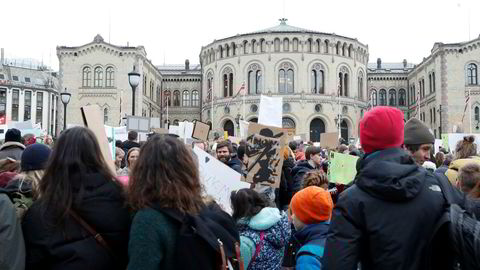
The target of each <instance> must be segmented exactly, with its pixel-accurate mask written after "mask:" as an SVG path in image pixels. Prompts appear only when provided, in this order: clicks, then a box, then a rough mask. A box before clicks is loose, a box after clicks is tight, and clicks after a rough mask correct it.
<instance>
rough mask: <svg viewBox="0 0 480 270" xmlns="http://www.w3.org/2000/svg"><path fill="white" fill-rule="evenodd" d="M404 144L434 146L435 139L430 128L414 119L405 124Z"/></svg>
mask: <svg viewBox="0 0 480 270" xmlns="http://www.w3.org/2000/svg"><path fill="white" fill-rule="evenodd" d="M403 141H404V143H405V144H408V145H412V144H413V145H415V144H433V143H435V137H433V134H432V133H431V132H430V130H429V129H428V127H427V126H426V125H425V124H423V123H422V122H421V121H420V120H418V119H417V118H412V119H410V120H408V121H407V123H406V124H405V135H404V140H403Z"/></svg>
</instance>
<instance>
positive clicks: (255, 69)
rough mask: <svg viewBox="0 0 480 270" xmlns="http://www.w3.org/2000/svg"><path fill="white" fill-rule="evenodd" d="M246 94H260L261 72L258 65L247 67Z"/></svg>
mask: <svg viewBox="0 0 480 270" xmlns="http://www.w3.org/2000/svg"><path fill="white" fill-rule="evenodd" d="M248 93H249V94H260V93H262V71H261V70H260V66H259V65H258V64H255V63H254V64H251V65H250V66H249V67H248Z"/></svg>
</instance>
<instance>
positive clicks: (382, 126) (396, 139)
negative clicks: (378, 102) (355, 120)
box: [360, 106, 404, 154]
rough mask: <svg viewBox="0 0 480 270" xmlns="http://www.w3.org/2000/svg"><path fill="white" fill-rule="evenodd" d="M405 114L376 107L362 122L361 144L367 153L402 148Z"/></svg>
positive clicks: (392, 109) (388, 108) (390, 108)
mask: <svg viewBox="0 0 480 270" xmlns="http://www.w3.org/2000/svg"><path fill="white" fill-rule="evenodd" d="M403 127H404V121H403V112H402V111H400V110H399V109H396V108H392V107H385V106H380V107H375V108H374V109H373V110H370V111H368V112H367V113H365V116H364V117H363V119H362V120H361V121H360V144H361V145H362V148H363V150H364V151H365V153H367V154H368V153H372V152H375V151H378V150H383V149H388V148H395V147H400V146H401V145H402V144H403V130H404V129H403Z"/></svg>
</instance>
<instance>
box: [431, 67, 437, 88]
mask: <svg viewBox="0 0 480 270" xmlns="http://www.w3.org/2000/svg"><path fill="white" fill-rule="evenodd" d="M432 85H433V86H432V88H433V92H435V91H437V88H436V86H435V72H432Z"/></svg>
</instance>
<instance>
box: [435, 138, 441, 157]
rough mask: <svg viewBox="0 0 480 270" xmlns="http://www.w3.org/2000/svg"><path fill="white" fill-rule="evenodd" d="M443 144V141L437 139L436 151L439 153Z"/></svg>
mask: <svg viewBox="0 0 480 270" xmlns="http://www.w3.org/2000/svg"><path fill="white" fill-rule="evenodd" d="M442 145H443V141H442V140H439V139H435V144H434V153H435V154H437V153H438V152H439V151H440V147H441V146H442Z"/></svg>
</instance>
